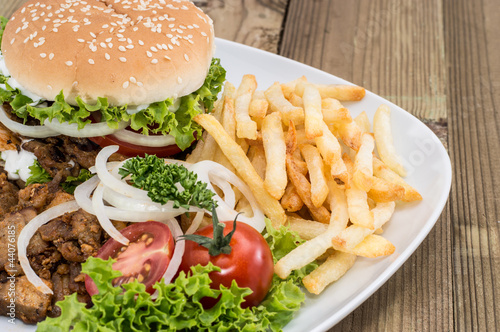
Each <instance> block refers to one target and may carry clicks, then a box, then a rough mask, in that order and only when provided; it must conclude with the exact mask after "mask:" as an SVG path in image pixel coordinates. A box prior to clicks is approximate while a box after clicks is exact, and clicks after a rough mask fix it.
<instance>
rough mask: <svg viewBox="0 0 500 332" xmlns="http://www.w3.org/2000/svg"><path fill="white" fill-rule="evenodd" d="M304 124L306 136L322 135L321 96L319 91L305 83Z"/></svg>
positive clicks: (310, 137)
mask: <svg viewBox="0 0 500 332" xmlns="http://www.w3.org/2000/svg"><path fill="white" fill-rule="evenodd" d="M302 100H303V101H304V124H305V128H306V137H307V138H309V139H313V138H315V137H319V136H321V135H323V126H322V123H323V113H321V96H320V94H319V91H318V90H317V89H316V88H315V87H314V86H313V85H312V84H307V85H306V86H305V88H304V95H303V96H302Z"/></svg>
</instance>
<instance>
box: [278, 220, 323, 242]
mask: <svg viewBox="0 0 500 332" xmlns="http://www.w3.org/2000/svg"><path fill="white" fill-rule="evenodd" d="M287 225H288V227H289V228H290V230H291V231H293V232H297V234H299V236H300V237H301V238H302V239H304V240H310V239H313V238H315V237H316V236H319V235H321V234H323V233H325V232H326V231H327V230H328V227H329V226H328V225H327V224H323V223H320V222H317V221H314V220H307V219H303V218H300V217H297V216H293V215H289V216H287Z"/></svg>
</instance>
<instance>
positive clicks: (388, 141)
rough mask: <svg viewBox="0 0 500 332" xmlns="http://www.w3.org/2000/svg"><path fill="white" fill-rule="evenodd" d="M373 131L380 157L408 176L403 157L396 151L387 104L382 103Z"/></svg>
mask: <svg viewBox="0 0 500 332" xmlns="http://www.w3.org/2000/svg"><path fill="white" fill-rule="evenodd" d="M373 133H374V135H375V141H376V142H377V151H378V154H379V156H380V159H382V161H383V162H384V163H385V164H386V165H387V166H389V168H390V169H392V170H393V171H394V172H396V173H398V174H399V175H400V176H402V177H405V176H406V170H405V169H404V167H403V164H402V163H401V158H400V157H399V155H398V154H397V153H396V149H395V148H394V142H393V139H392V132H391V111H390V110H389V107H387V106H386V105H380V106H379V108H377V111H376V112H375V115H374V117H373Z"/></svg>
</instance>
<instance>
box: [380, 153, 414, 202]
mask: <svg viewBox="0 0 500 332" xmlns="http://www.w3.org/2000/svg"><path fill="white" fill-rule="evenodd" d="M373 174H375V176H377V177H379V178H381V179H384V180H387V181H390V182H392V183H395V184H398V185H400V186H402V187H403V188H404V190H405V193H404V196H403V198H402V199H401V200H402V201H404V202H413V201H421V200H422V196H421V195H420V194H419V192H418V191H417V190H416V189H415V188H413V187H412V186H410V185H409V184H408V183H407V182H406V181H405V180H404V179H403V178H402V177H400V176H399V175H398V174H397V173H396V172H394V171H393V170H392V169H390V168H389V167H388V166H387V165H385V164H384V163H383V162H382V161H381V160H380V159H378V158H373Z"/></svg>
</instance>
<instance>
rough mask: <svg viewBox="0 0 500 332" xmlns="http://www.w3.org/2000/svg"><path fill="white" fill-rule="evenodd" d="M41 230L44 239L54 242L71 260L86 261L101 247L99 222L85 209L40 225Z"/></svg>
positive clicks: (63, 254)
mask: <svg viewBox="0 0 500 332" xmlns="http://www.w3.org/2000/svg"><path fill="white" fill-rule="evenodd" d="M39 232H40V235H41V237H42V239H43V240H44V241H50V242H52V243H53V244H54V245H55V246H56V247H57V250H59V252H60V253H61V254H62V256H63V257H64V259H66V260H68V261H70V262H84V261H85V260H86V259H87V258H88V257H89V256H92V255H94V254H95V253H97V250H99V248H100V247H101V242H102V241H101V236H102V229H101V227H100V225H99V222H98V221H97V218H96V217H95V216H93V215H91V214H88V213H87V212H85V211H83V210H78V211H76V212H74V213H70V214H66V215H64V216H62V217H60V218H56V219H54V220H52V221H50V222H49V223H47V224H46V225H44V226H42V227H40V229H39Z"/></svg>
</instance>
